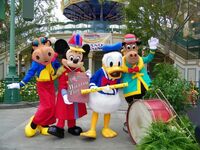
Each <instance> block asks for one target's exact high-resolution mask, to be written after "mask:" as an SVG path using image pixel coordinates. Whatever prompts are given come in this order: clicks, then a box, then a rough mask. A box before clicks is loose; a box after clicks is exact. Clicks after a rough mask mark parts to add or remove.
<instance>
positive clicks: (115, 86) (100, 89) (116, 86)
mask: <svg viewBox="0 0 200 150" xmlns="http://www.w3.org/2000/svg"><path fill="white" fill-rule="evenodd" d="M127 86H128V83H127V82H126V83H120V84H114V85H109V88H111V89H119V88H123V87H127ZM104 88H107V86H102V87H98V88H94V89H83V90H81V94H89V93H92V92H98V91H102V90H103V89H104Z"/></svg>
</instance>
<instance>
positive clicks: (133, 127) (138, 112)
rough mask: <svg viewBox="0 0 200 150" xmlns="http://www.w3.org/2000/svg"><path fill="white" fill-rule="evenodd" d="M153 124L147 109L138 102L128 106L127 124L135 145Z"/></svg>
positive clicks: (140, 101)
mask: <svg viewBox="0 0 200 150" xmlns="http://www.w3.org/2000/svg"><path fill="white" fill-rule="evenodd" d="M152 122H153V119H152V116H151V113H150V112H149V110H148V108H147V107H146V106H145V104H144V103H142V100H139V101H137V102H135V103H132V104H131V105H130V106H129V109H128V112H127V124H128V131H129V134H130V136H131V138H132V140H133V142H134V143H135V144H137V143H139V142H140V140H141V139H142V138H143V137H144V136H145V135H146V132H147V131H148V130H147V129H148V128H149V126H150V125H151V123H152Z"/></svg>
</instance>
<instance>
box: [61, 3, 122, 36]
mask: <svg viewBox="0 0 200 150" xmlns="http://www.w3.org/2000/svg"><path fill="white" fill-rule="evenodd" d="M61 5H62V9H63V14H64V15H65V16H66V17H67V18H68V19H70V20H72V21H73V23H74V24H75V25H77V24H81V23H83V24H86V25H87V29H88V30H89V31H92V32H110V31H113V29H112V28H110V25H114V24H115V25H121V24H122V21H123V19H124V16H123V12H122V10H123V7H124V3H122V2H119V1H117V0H104V1H100V0H62V3H61ZM80 30H84V28H82V29H80Z"/></svg>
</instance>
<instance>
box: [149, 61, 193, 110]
mask: <svg viewBox="0 0 200 150" xmlns="http://www.w3.org/2000/svg"><path fill="white" fill-rule="evenodd" d="M153 73H154V74H155V75H156V76H155V78H154V79H153V81H152V84H151V86H150V90H149V91H147V93H146V95H145V98H155V97H157V96H156V94H155V91H156V90H157V89H160V90H161V91H162V92H163V94H164V95H165V96H166V98H167V99H168V100H169V102H170V104H171V105H172V106H173V108H174V109H175V110H176V112H177V113H180V112H183V111H185V110H186V108H187V107H188V106H189V105H186V104H187V102H188V101H187V97H188V93H189V91H190V89H191V87H190V84H188V82H187V81H185V80H184V79H182V78H181V77H179V72H178V70H177V69H176V68H175V67H174V66H173V65H170V64H157V65H155V67H154V69H153Z"/></svg>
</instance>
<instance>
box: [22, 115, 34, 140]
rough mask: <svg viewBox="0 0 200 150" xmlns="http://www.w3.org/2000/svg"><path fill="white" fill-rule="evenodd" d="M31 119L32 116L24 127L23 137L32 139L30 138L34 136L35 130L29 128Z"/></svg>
mask: <svg viewBox="0 0 200 150" xmlns="http://www.w3.org/2000/svg"><path fill="white" fill-rule="evenodd" d="M33 117H34V116H32V117H31V118H30V120H29V122H28V124H27V125H26V126H25V130H24V131H25V135H26V136H27V137H32V136H34V135H35V134H36V132H37V128H36V129H32V128H31V122H32V120H33Z"/></svg>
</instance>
